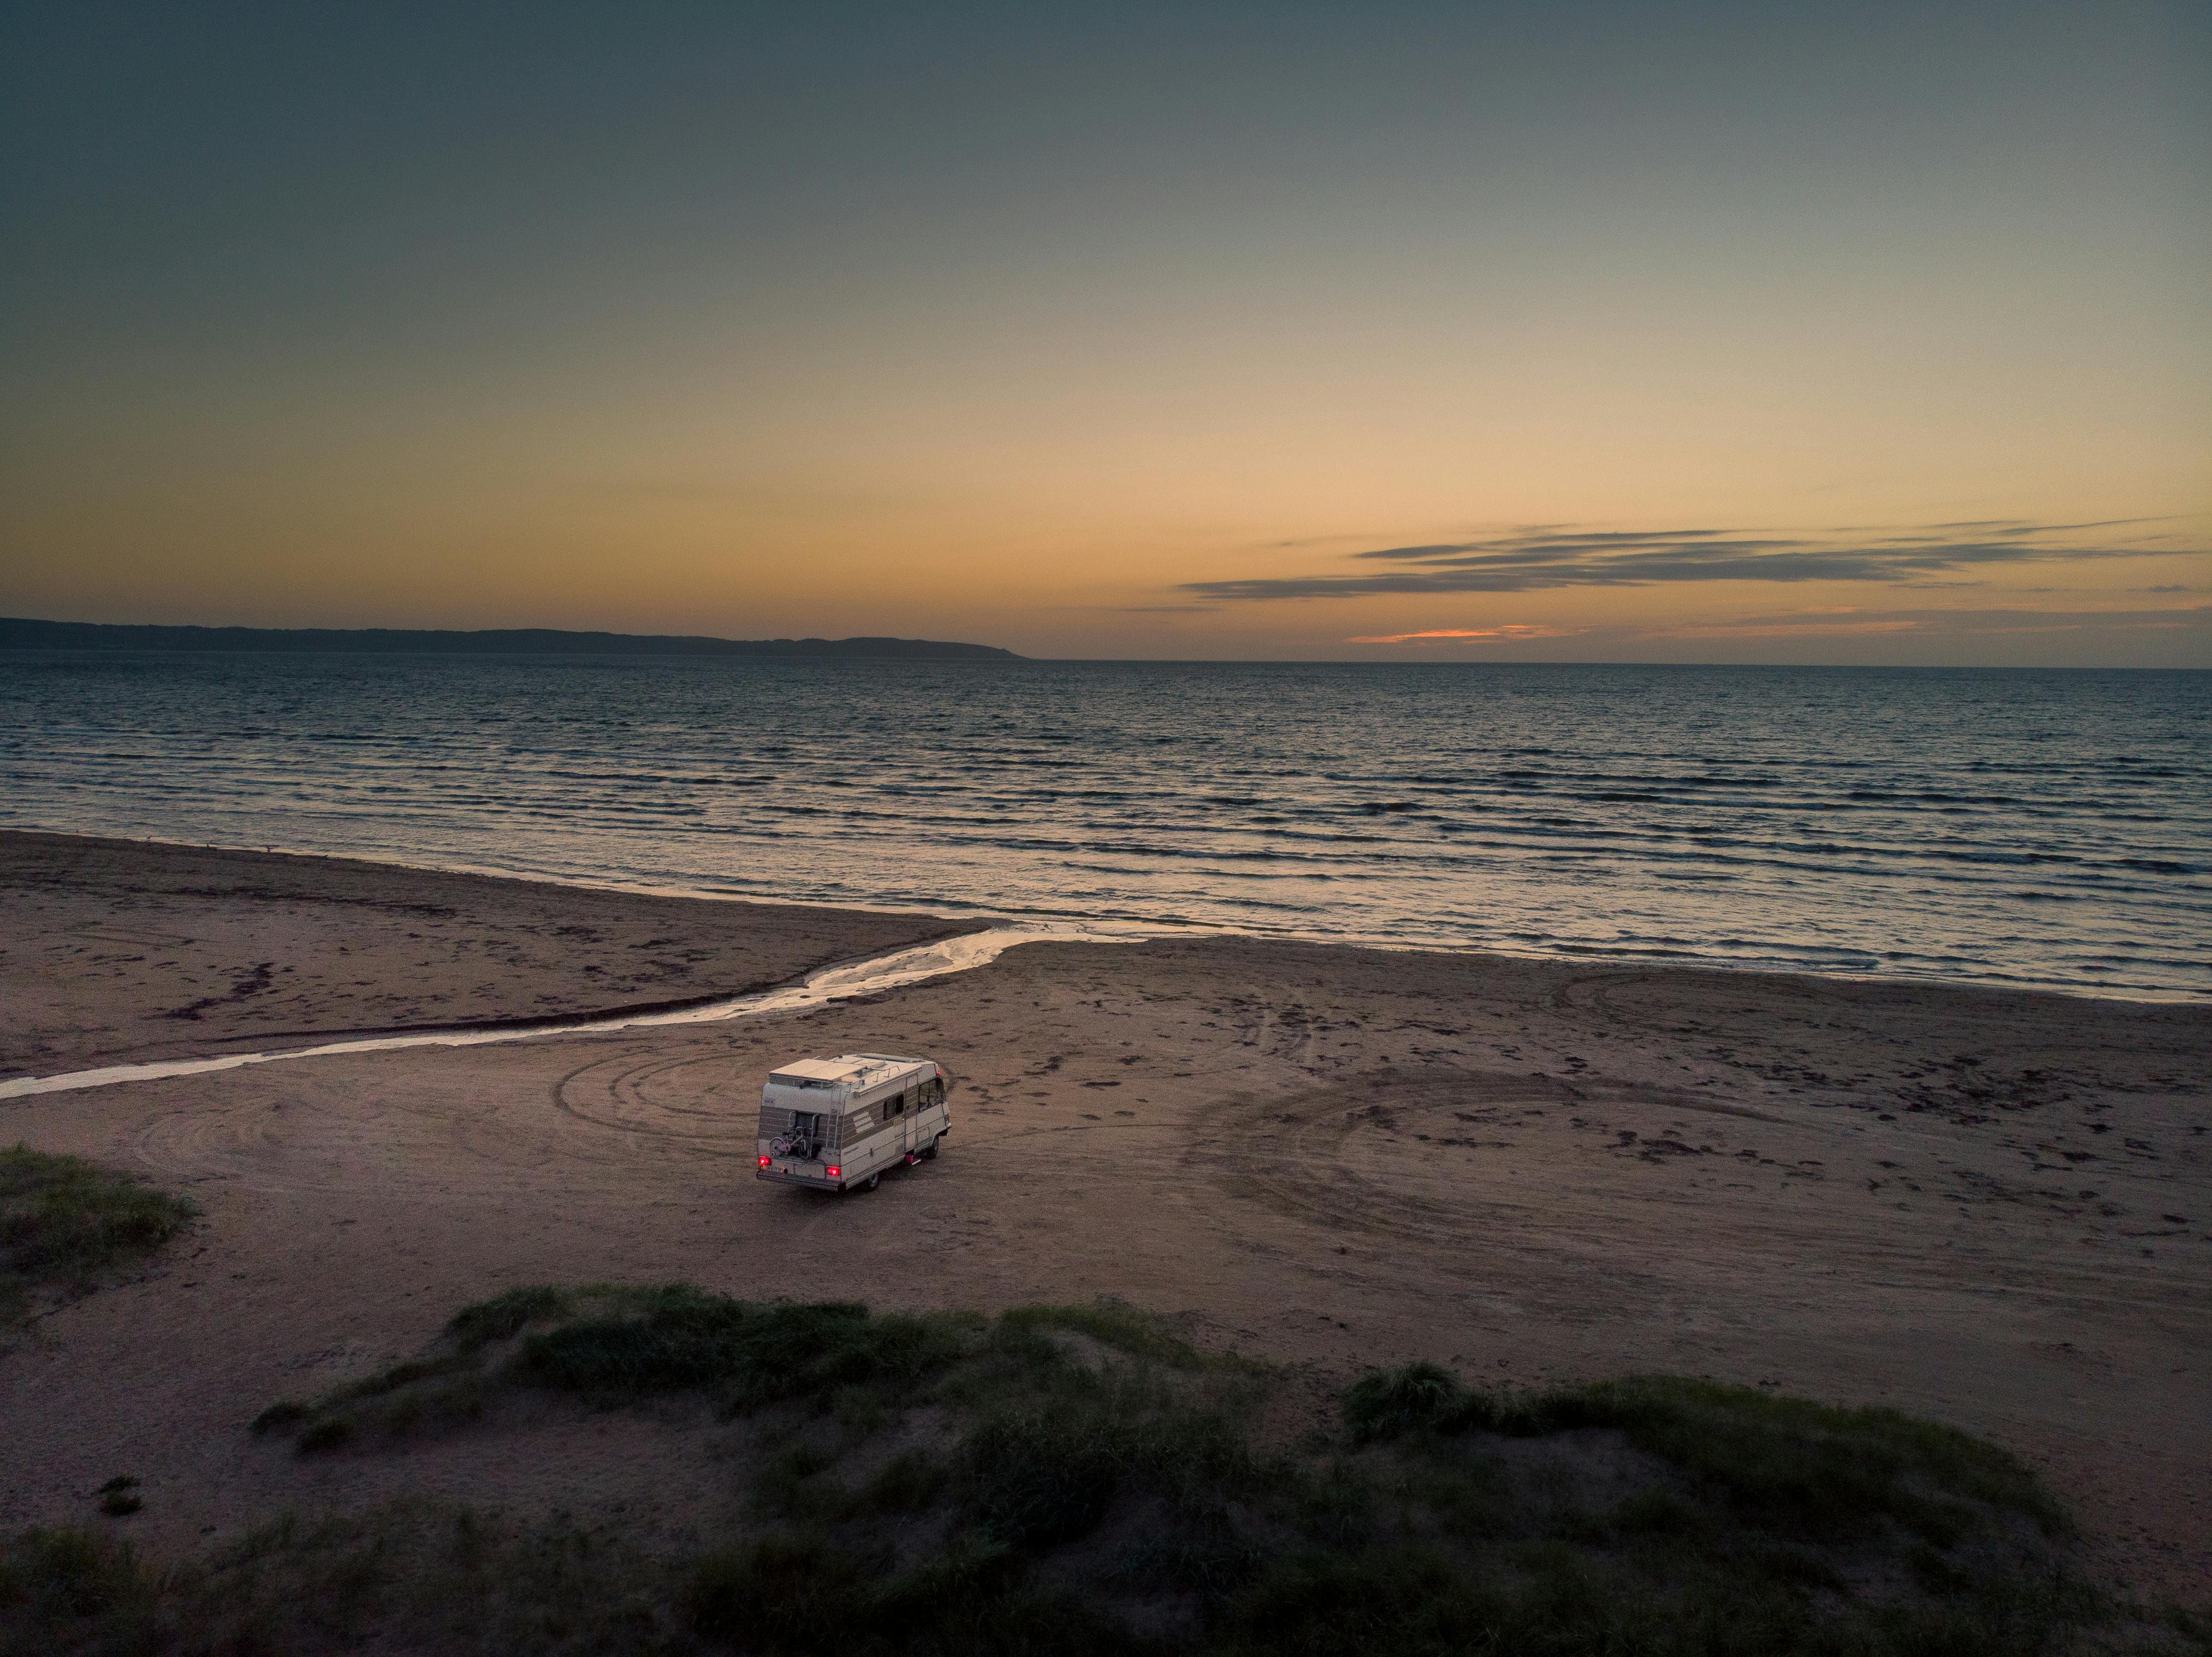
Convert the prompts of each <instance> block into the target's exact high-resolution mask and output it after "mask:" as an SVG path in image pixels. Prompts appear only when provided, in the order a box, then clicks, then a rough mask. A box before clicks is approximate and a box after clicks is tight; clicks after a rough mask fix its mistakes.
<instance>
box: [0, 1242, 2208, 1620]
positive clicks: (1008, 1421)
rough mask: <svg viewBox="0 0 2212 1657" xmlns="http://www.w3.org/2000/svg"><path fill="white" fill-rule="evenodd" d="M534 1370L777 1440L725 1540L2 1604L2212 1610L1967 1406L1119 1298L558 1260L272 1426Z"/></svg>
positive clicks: (1157, 1610) (564, 1614)
mask: <svg viewBox="0 0 2212 1657" xmlns="http://www.w3.org/2000/svg"><path fill="white" fill-rule="evenodd" d="M456 1389H465V1392H466V1395H467V1397H468V1398H469V1399H470V1400H471V1407H470V1408H467V1409H460V1408H456V1407H454V1405H453V1402H452V1400H453V1398H454V1396H455V1394H456ZM522 1393H536V1394H538V1395H539V1396H540V1397H544V1396H549V1395H550V1396H561V1395H566V1396H569V1397H573V1398H575V1399H576V1400H577V1401H578V1404H579V1405H580V1407H584V1408H587V1409H608V1408H621V1407H625V1406H627V1405H629V1404H633V1403H635V1402H639V1401H644V1400H650V1399H654V1398H663V1397H666V1396H668V1395H671V1394H678V1393H686V1394H692V1395H696V1396H697V1397H699V1398H702V1399H705V1400H709V1401H711V1402H712V1404H714V1410H715V1412H716V1413H718V1414H719V1415H720V1417H721V1418H722V1419H723V1421H724V1422H726V1423H727V1426H726V1428H725V1429H723V1430H726V1431H733V1432H735V1433H737V1434H738V1439H739V1441H742V1442H743V1443H744V1445H745V1446H746V1447H745V1449H744V1453H740V1454H736V1455H733V1456H732V1457H730V1458H728V1459H726V1461H724V1462H723V1463H722V1464H721V1465H723V1466H724V1467H725V1468H726V1472H725V1474H724V1477H725V1478H726V1481H727V1488H726V1490H725V1492H724V1496H725V1497H726V1500H724V1501H723V1502H721V1504H720V1506H719V1507H718V1508H716V1509H715V1511H714V1514H713V1515H711V1517H709V1518H708V1523H709V1531H710V1533H709V1535H708V1537H707V1538H706V1539H705V1541H704V1543H703V1544H702V1545H700V1546H698V1547H697V1548H696V1549H695V1550H691V1551H689V1552H682V1553H677V1554H665V1553H664V1554H660V1555H648V1554H647V1553H645V1552H643V1551H641V1550H639V1549H638V1548H636V1547H635V1546H632V1545H631V1544H629V1543H627V1542H626V1541H624V1539H623V1538H622V1537H620V1536H607V1535H599V1536H593V1535H591V1534H587V1533H586V1532H581V1531H578V1530H575V1529H574V1527H573V1526H570V1527H567V1528H562V1526H551V1527H549V1526H545V1525H542V1524H541V1525H535V1526H533V1525H531V1524H525V1523H520V1522H518V1521H514V1520H502V1519H499V1518H497V1517H495V1516H488V1515H482V1514H475V1515H471V1514H468V1513H467V1512H466V1511H465V1510H459V1511H458V1512H457V1511H456V1510H453V1509H447V1508H429V1507H415V1508H392V1509H388V1510H379V1511H378V1512H377V1513H376V1514H371V1515H368V1516H367V1517H365V1518H361V1519H356V1520H343V1521H339V1520H333V1521H331V1522H330V1524H328V1525H325V1526H319V1527H309V1526H298V1525H295V1526H291V1527H289V1529H283V1530H281V1532H270V1533H269V1534H267V1535H265V1536H264V1537H262V1538H261V1539H260V1540H259V1541H258V1542H257V1543H255V1544H254V1545H253V1546H252V1547H251V1548H246V1549H243V1550H241V1549H240V1547H237V1546H234V1548H232V1549H231V1550H228V1551H227V1552H218V1553H217V1554H216V1555H214V1556H211V1557H210V1558H207V1559H204V1560H202V1561H200V1562H199V1563H196V1564H194V1565H192V1566H191V1567H190V1568H188V1569H181V1570H172V1571H171V1572H170V1573H169V1574H168V1575H158V1574H156V1573H153V1572H150V1571H149V1570H148V1569H146V1568H145V1566H144V1565H143V1563H141V1562H139V1561H137V1559H136V1558H135V1556H130V1555H128V1554H127V1552H125V1553H118V1551H117V1549H118V1547H119V1544H117V1543H115V1542H114V1541H113V1540H112V1538H110V1539H103V1538H98V1537H93V1538H89V1539H88V1538H84V1537H78V1538H76V1539H74V1540H72V1539H70V1538H69V1537H67V1536H64V1535H63V1534H62V1533H58V1532H40V1533H37V1536H36V1537H35V1538H25V1539H24V1540H22V1541H21V1542H19V1543H18V1544H16V1545H15V1548H14V1549H13V1550H10V1551H9V1553H8V1554H7V1555H6V1556H5V1559H6V1561H7V1562H8V1563H6V1564H5V1565H4V1566H3V1567H0V1633H20V1632H22V1631H24V1630H35V1631H36V1633H37V1634H38V1636H39V1638H40V1640H41V1641H42V1642H44V1643H45V1645H46V1646H47V1647H50V1648H54V1649H60V1650H69V1649H94V1648H104V1647H101V1646H100V1642H101V1641H102V1640H105V1639H106V1633H107V1632H109V1631H115V1630H120V1634H119V1635H118V1637H123V1636H129V1637H131V1638H136V1637H137V1636H135V1635H132V1634H131V1630H134V1629H137V1630H144V1629H152V1630H156V1632H157V1633H158V1634H159V1636H160V1638H161V1641H164V1642H167V1644H164V1645H163V1646H161V1648H162V1649H173V1650H176V1651H179V1652H185V1653H190V1652H197V1651H201V1650H208V1651H213V1650H216V1649H231V1648H254V1647H255V1646H256V1645H257V1642H258V1647H259V1648H266V1649H284V1650H309V1651H312V1650H319V1649H334V1648H343V1646H345V1645H346V1644H347V1643H349V1642H361V1641H371V1642H374V1643H376V1644H378V1645H379V1646H380V1648H412V1647H414V1646H416V1645H438V1644H441V1643H443V1644H448V1645H452V1646H454V1647H456V1648H469V1649H478V1648H498V1649H502V1650H515V1651H565V1650H570V1649H586V1648H616V1649H624V1648H630V1649H650V1650H655V1651H667V1652H678V1651H699V1652H712V1651H716V1650H739V1651H747V1652H761V1653H775V1652H787V1653H806V1652H815V1651H820V1650H823V1649H830V1648H834V1649H836V1650H838V1651H839V1652H841V1653H852V1654H855V1657H937V1654H951V1653H956V1652H957V1653H967V1652H980V1653H998V1654H1006V1657H1012V1654H1025V1653H1050V1654H1052V1657H1085V1654H1090V1653H1100V1654H1103V1653H1107V1652H1139V1653H1146V1652H1149V1653H1156V1654H1159V1657H1248V1654H1249V1657H1261V1654H1266V1657H1354V1654H1358V1657H1369V1654H1382V1657H1390V1654H1422V1657H1426V1654H1444V1653H1453V1654H1457V1653H1475V1654H1498V1657H1504V1654H1509V1653H1529V1654H1545V1657H1570V1654H1592V1657H1647V1654H1648V1657H1692V1654H1696V1657H1739V1654H1740V1657H1754V1654H1756V1657H1768V1654H1779V1657H1793V1654H1796V1657H1905V1654H1936V1653H1945V1654H1952V1653H1956V1654H1963V1657H1977V1654H1991V1657H1994V1654H1997V1653H2001V1652H2002V1653H2006V1654H2014V1653H2036V1652H2046V1653H2051V1654H2058V1653H2063V1652H2070V1651H2073V1650H2076V1649H2089V1648H2094V1649H2099V1650H2106V1649H2113V1650H2118V1649H2141V1650H2165V1649H2172V1650H2189V1649H2194V1647H2192V1646H2191V1645H2190V1644H2188V1643H2187V1642H2188V1641H2189V1640H2190V1639H2191V1638H2192V1637H2193V1636H2191V1634H2190V1633H2189V1632H2188V1627H2189V1626H2191V1625H2186V1624H2185V1619H2184V1620H2182V1621H2176V1622H2172V1623H2169V1624H2154V1623H2149V1622H2147V1621H2145V1620H2143V1619H2142V1618H2140V1617H2136V1618H2133V1619H2132V1620H2131V1619H2130V1617H2129V1616H2127V1615H2123V1614H2122V1613H2121V1612H2120V1611H2118V1609H2117V1607H2116V1602H2114V1601H2112V1600H2111V1599H2107V1598H2106V1597H2105V1596H2102V1595H2100V1593H2096V1592H2093V1590H2092V1589H2091V1588H2090V1587H2087V1586H2086V1585H2085V1584H2084V1582H2083V1581H2082V1580H2081V1577H2080V1576H2079V1575H2078V1574H2077V1571H2076V1569H2075V1564H2074V1552H2073V1547H2074V1544H2073V1543H2072V1540H2071V1538H2070V1535H2069V1529H2068V1526H2067V1524H2066V1520H2065V1516H2064V1514H2063V1512H2062V1511H2061V1510H2060V1509H2059V1508H2058V1507H2057V1505H2056V1504H2055V1503H2054V1502H2052V1501H2051V1498H2050V1497H2049V1496H2048V1495H2047V1494H2046V1493H2045V1492H2044V1491H2043V1490H2042V1489H2041V1488H2040V1486H2039V1484H2038V1483H2037V1482H2036V1481H2035V1479H2034V1478H2033V1476H2032V1475H2031V1474H2030V1473H2029V1472H2028V1471H2027V1470H2026V1469H2025V1468H2023V1467H2022V1466H2021V1465H2020V1464H2019V1463H2018V1462H2017V1461H2016V1460H2015V1459H2013V1458H2011V1457H2010V1456H2008V1454H2006V1453H2004V1452H2003V1451H2002V1450H2000V1449H1998V1448H1996V1447H1993V1446H1990V1445H1988V1444H1985V1443H1983V1442H1981V1441H1978V1440H1975V1439H1973V1438H1972V1437H1970V1436H1968V1435H1964V1434H1960V1433H1958V1432H1955V1431H1954V1430H1952V1429H1948V1428H1944V1427H1941V1426H1938V1425H1936V1424H1933V1423H1929V1422H1918V1421H1915V1420H1912V1419H1911V1418H1910V1417H1907V1416H1901V1415H1899V1414H1896V1413H1895V1412H1893V1411H1887V1410H1858V1409H1835V1408H1830V1407H1827V1406H1824V1405H1820V1404H1810V1403H1806V1402H1803V1401H1802V1400H1794V1399H1786V1398H1771V1397H1769V1396H1766V1395H1765V1394H1762V1393H1759V1392H1753V1391H1749V1390H1746V1389H1740V1388H1732V1387H1726V1386H1714V1385H1712V1384H1710V1383H1705V1382H1698V1381H1686V1380H1675V1379H1670V1378H1665V1377H1644V1378H1634V1379H1630V1380H1619V1381H1610V1382H1603V1383H1598V1384H1595V1385H1592V1386H1581V1387H1567V1388H1556V1389H1549V1390H1543V1391H1536V1392H1485V1391H1481V1390H1480V1389H1477V1388H1474V1387H1472V1386H1468V1384H1467V1383H1465V1382H1464V1381H1462V1380H1460V1379H1459V1378H1458V1377H1456V1376H1454V1375H1452V1374H1449V1373H1448V1372H1446V1371H1443V1370H1441V1369H1438V1368H1434V1367H1431V1366H1426V1365H1414V1366H1408V1367H1406V1368H1398V1369H1393V1370H1388V1371H1376V1372H1372V1373H1370V1374H1366V1375H1364V1376H1363V1377H1361V1378H1359V1379H1358V1380H1357V1381H1356V1382H1354V1383H1353V1384H1352V1386H1349V1387H1348V1388H1346V1390H1345V1391H1344V1392H1342V1393H1341V1394H1340V1395H1338V1397H1337V1398H1336V1400H1335V1405H1334V1413H1333V1414H1331V1415H1329V1416H1327V1417H1326V1418H1324V1419H1318V1420H1317V1419H1316V1417H1315V1416H1314V1414H1313V1407H1312V1406H1313V1399H1314V1396H1315V1395H1314V1393H1313V1391H1312V1387H1311V1383H1310V1380H1309V1379H1308V1378H1305V1377H1304V1376H1302V1375H1300V1374H1297V1373H1294V1372H1291V1371H1285V1370H1281V1369H1277V1368H1269V1367H1267V1366H1265V1365H1261V1364H1257V1363H1253V1362H1247V1361H1243V1360H1238V1359H1234V1358H1230V1357H1224V1356H1220V1355H1212V1354H1207V1353H1205V1352H1202V1351H1200V1350H1199V1349H1196V1348H1195V1347H1194V1346H1193V1345H1192V1344H1190V1343H1188V1341H1187V1340H1186V1339H1184V1338H1183V1337H1182V1335H1181V1334H1180V1333H1179V1332H1178V1331H1176V1329H1175V1328H1174V1327H1173V1326H1172V1325H1170V1324H1168V1323H1166V1322H1164V1321H1162V1320H1159V1319H1153V1318H1150V1317H1147V1316H1146V1315H1145V1314H1143V1313H1139V1312H1136V1311H1134V1310H1133V1309H1131V1308H1129V1307H1125V1306H1121V1305H1118V1304H1102V1305H1098V1306H1094V1307H1023V1308H1018V1309H1017V1310H1015V1311H1012V1312H1009V1313H1003V1314H1001V1315H1000V1316H998V1317H995V1318H985V1317H981V1316H979V1315H975V1314H973V1313H930V1314H921V1315H916V1314H907V1313H891V1314H875V1313H869V1312H868V1311H866V1309H865V1308H862V1307H857V1306H849V1305H836V1304H829V1305H811V1306H809V1305H794V1304H789V1303H759V1302H744V1301H734V1300H730V1299H726V1298H725V1297H721V1296H717V1295H708V1294H706V1293H703V1292H702V1291H700V1290H698V1289H696V1288H689V1287H686V1286H683V1285H670V1286H663V1287H658V1288H619V1287H613V1286H597V1287H588V1288H576V1289H556V1288H532V1289H525V1290H516V1291H513V1292H510V1293H509V1294H507V1295H501V1296H499V1297H498V1298H496V1299H495V1300H492V1301H485V1302H483V1303H481V1304H479V1305H477V1306H473V1307H468V1308H466V1309H465V1310H464V1311H462V1312H461V1313H459V1314H458V1315H456V1317H455V1318H454V1319H453V1321H452V1323H451V1324H450V1325H448V1327H447V1332H446V1335H445V1337H444V1338H443V1340H442V1341H441V1343H439V1345H438V1346H437V1348H436V1349H434V1350H433V1351H431V1352H429V1353H428V1354H426V1355H424V1356H422V1358H420V1359H417V1360H416V1361H414V1362H410V1363H409V1364H406V1365H401V1366H398V1367H397V1368H393V1369H391V1370H387V1371H385V1372H383V1373H381V1374H377V1375H373V1376H369V1377H367V1378H365V1379H364V1380H361V1381H359V1382H356V1383H355V1384H353V1385H351V1386H347V1387H343V1388H340V1389H337V1390H336V1391H334V1392H331V1393H329V1394H327V1395H325V1397H323V1398H319V1399H315V1400H312V1401H305V1402H299V1403H292V1404H283V1405H280V1406H275V1407H272V1409H271V1410H269V1411H265V1412H264V1415H263V1416H262V1417H261V1419H260V1420H259V1421H258V1422H257V1423H256V1426H257V1429H258V1431H260V1432H261V1433H263V1434H264V1435H269V1436H274V1437H277V1438H289V1439H290V1440H291V1441H292V1442H294V1443H295V1445H296V1446H297V1447H299V1448H300V1449H301V1451H303V1452H305V1453H325V1454H339V1455H362V1454H368V1455H391V1454H395V1453H397V1454H404V1445H405V1443H406V1442H407V1441H408V1440H409V1437H410V1435H415V1434H419V1433H422V1432H425V1431H441V1432H464V1431H468V1430H471V1429H470V1425H469V1423H470V1422H472V1421H474V1420H475V1419H476V1418H477V1416H479V1415H482V1414H483V1413H485V1412H487V1411H490V1410H498V1409H500V1408H501V1401H502V1400H503V1399H507V1398H513V1397H516V1396H517V1395H519V1394H522ZM540 1407H541V1408H542V1406H540ZM656 1407H657V1406H656ZM333 1527H335V1528H333ZM88 1550H89V1551H88ZM57 1559H60V1560H63V1561H64V1563H67V1564H68V1566H69V1569H67V1570H59V1571H58V1570H57V1569H56V1567H55V1566H54V1564H53V1563H52V1562H53V1561H54V1560H57ZM41 1561H44V1562H46V1563H40V1562H41ZM26 1562H27V1563H26ZM8 1571H14V1572H15V1576H14V1577H13V1578H10V1577H9V1576H8V1575H6V1572H8ZM71 1571H73V1572H74V1573H75V1575H74V1576H73V1577H72V1576H70V1572H71ZM42 1573H43V1574H42ZM64 1578H67V1579H68V1580H69V1581H76V1582H78V1583H79V1586H77V1587H69V1586H68V1583H67V1582H66V1581H64ZM9 1581H15V1582H16V1583H17V1585H18V1586H17V1587H15V1589H13V1590H12V1591H11V1590H10V1589H9V1587H8V1584H9ZM27 1583H34V1584H36V1583H42V1584H45V1586H32V1587H25V1586H23V1585H24V1584H27ZM55 1584H61V1586H58V1587H57V1586H55ZM10 1592H13V1593H14V1594H15V1599H14V1601H13V1604H14V1605H15V1610H14V1611H12V1612H11V1611H9V1610H8V1609H7V1605H8V1602H9V1593H10ZM317 1607H319V1609H315V1608H317ZM11 1616H12V1617H14V1619H15V1620H14V1621H13V1622H12V1623H11V1622H10V1621H9V1620H8V1619H9V1617H11ZM317 1618H320V1619H321V1620H320V1621H317V1620H315V1619H317ZM303 1619H305V1620H303ZM203 1629H208V1630H228V1633H227V1634H226V1635H225V1636H224V1637H225V1638H228V1639H229V1640H230V1641H231V1642H232V1643H231V1645H230V1646H228V1647H223V1646H221V1645H219V1644H218V1643H216V1642H214V1641H213V1639H212V1638H211V1637H210V1638H203V1637H202V1636H200V1635H199V1634H198V1633H197V1630H203ZM593 1642H597V1646H596V1647H595V1646H594V1644H593ZM2083 1642H2091V1643H2090V1644H2087V1645H2085V1644H2084V1643H2083ZM109 1645H110V1646H112V1642H109ZM113 1648H118V1649H120V1648H122V1647H119V1646H113ZM147 1649H153V1647H147Z"/></svg>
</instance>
